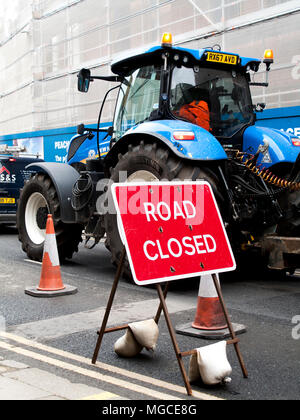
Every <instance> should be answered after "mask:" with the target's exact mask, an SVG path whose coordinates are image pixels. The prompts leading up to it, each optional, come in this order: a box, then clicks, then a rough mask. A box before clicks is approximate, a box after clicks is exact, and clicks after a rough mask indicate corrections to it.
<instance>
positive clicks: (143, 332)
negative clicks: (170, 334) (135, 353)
mask: <svg viewBox="0 0 300 420" xmlns="http://www.w3.org/2000/svg"><path fill="white" fill-rule="evenodd" d="M129 328H130V329H131V331H132V332H133V335H134V337H135V339H136V340H137V342H138V343H139V344H140V345H141V346H143V347H145V348H146V349H147V350H152V351H154V350H155V348H156V343H157V340H158V335H159V329H158V326H157V324H156V322H155V321H154V319H148V320H146V321H140V322H133V323H132V324H129Z"/></svg>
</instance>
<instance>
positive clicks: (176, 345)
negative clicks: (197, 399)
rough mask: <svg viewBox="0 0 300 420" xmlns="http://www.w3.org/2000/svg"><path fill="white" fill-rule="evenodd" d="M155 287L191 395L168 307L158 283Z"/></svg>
mask: <svg viewBox="0 0 300 420" xmlns="http://www.w3.org/2000/svg"><path fill="white" fill-rule="evenodd" d="M156 288H157V292H158V296H159V299H160V303H161V306H162V309H163V311H164V315H165V318H166V322H167V326H168V329H169V333H170V337H171V340H172V343H173V347H174V350H175V353H176V357H177V360H178V364H179V367H180V370H181V373H182V377H183V380H184V383H185V387H186V390H187V393H188V395H193V392H192V388H191V384H190V382H189V380H188V376H187V374H186V371H185V367H184V364H183V360H182V356H181V353H180V350H179V347H178V343H177V340H176V335H175V331H174V328H173V325H172V322H171V319H170V315H169V311H168V308H167V305H166V302H165V299H164V294H163V291H162V288H161V286H160V284H157V285H156Z"/></svg>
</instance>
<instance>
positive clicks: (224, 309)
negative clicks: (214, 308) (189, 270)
mask: <svg viewBox="0 0 300 420" xmlns="http://www.w3.org/2000/svg"><path fill="white" fill-rule="evenodd" d="M212 278H213V281H214V284H215V288H216V290H217V293H218V296H219V299H220V303H221V306H222V309H223V312H224V315H225V318H226V321H227V325H228V328H229V331H230V334H231V337H232V339H233V340H235V339H236V334H235V332H234V329H233V326H232V323H231V320H230V317H229V314H228V311H227V308H226V306H225V301H224V298H223V294H222V291H221V287H220V285H219V281H218V278H217V276H216V274H213V275H212ZM233 345H234V348H235V351H236V354H237V357H238V360H239V362H240V366H241V369H242V372H243V375H244V377H245V378H248V372H247V369H246V366H245V363H244V360H243V356H242V354H241V351H240V348H239V343H238V342H234V343H233Z"/></svg>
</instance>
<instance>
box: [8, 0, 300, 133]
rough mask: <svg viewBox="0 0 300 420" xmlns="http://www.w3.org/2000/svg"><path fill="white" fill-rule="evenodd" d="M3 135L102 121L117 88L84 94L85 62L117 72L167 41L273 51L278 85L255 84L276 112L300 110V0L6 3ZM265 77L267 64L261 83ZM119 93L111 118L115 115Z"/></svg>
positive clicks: (257, 94) (249, 52)
mask: <svg viewBox="0 0 300 420" xmlns="http://www.w3.org/2000/svg"><path fill="white" fill-rule="evenodd" d="M0 7H1V9H0V10H1V11H2V13H1V16H0V133H1V135H5V134H11V133H24V132H33V131H38V130H47V129H53V128H61V127H72V126H75V125H77V124H78V123H80V122H82V121H85V123H87V124H92V123H95V122H96V119H97V113H98V109H99V102H100V101H101V98H103V96H104V93H105V91H106V90H107V88H108V85H107V84H105V83H102V84H100V83H99V84H97V86H96V85H95V87H94V89H92V90H91V91H90V93H89V95H82V94H80V93H78V92H77V79H76V74H77V72H78V70H79V69H80V68H82V67H86V68H92V69H93V74H95V75H100V74H101V75H109V74H110V63H111V61H112V60H114V59H116V58H117V57H118V55H119V54H122V55H123V54H124V53H128V54H129V53H131V52H132V51H131V50H135V49H138V48H147V46H152V45H155V44H159V43H160V40H161V35H162V33H163V32H165V31H167V32H172V33H173V36H174V40H175V44H176V45H181V46H185V47H188V48H202V47H207V46H212V45H214V44H220V45H221V47H222V50H224V51H232V52H236V53H239V54H241V55H243V56H247V57H257V58H260V57H262V56H263V53H264V50H265V49H266V48H273V49H274V52H275V64H274V65H273V67H272V71H271V72H270V87H269V88H268V89H261V88H253V92H252V93H253V97H254V101H255V102H267V104H268V108H281V107H293V106H300V86H299V84H298V83H297V81H298V80H299V79H300V53H299V41H300V25H299V18H300V14H299V13H300V4H299V0H120V1H118V2H116V1H113V0H101V1H99V0H10V1H7V0H0ZM263 78H264V74H263V69H262V72H261V73H258V74H257V75H256V80H257V81H260V80H262V79H263ZM114 102H115V98H114V97H111V99H110V100H109V101H108V103H107V106H106V107H105V112H104V115H103V121H105V122H109V121H111V120H112V117H113V106H114Z"/></svg>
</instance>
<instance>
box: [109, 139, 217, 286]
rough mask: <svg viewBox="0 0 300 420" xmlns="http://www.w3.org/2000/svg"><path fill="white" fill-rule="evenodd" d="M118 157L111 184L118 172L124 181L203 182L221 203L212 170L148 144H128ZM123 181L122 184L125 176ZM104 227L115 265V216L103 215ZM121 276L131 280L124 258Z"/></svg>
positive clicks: (120, 246)
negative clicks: (125, 150)
mask: <svg viewBox="0 0 300 420" xmlns="http://www.w3.org/2000/svg"><path fill="white" fill-rule="evenodd" d="M118 158H119V160H118V163H117V164H116V166H115V167H114V168H111V181H112V182H114V183H115V182H120V179H119V174H120V172H123V173H124V172H125V173H126V174H127V182H135V181H146V182H154V181H159V180H168V181H172V180H175V179H180V180H193V181H196V180H199V179H204V180H206V181H208V182H209V183H210V184H211V186H212V188H213V190H214V193H215V195H216V198H217V200H218V202H220V201H223V199H222V196H221V195H220V192H219V191H218V189H217V184H218V180H217V177H216V175H215V174H214V173H213V171H211V170H210V169H208V168H207V167H203V168H199V167H196V166H193V165H192V164H189V163H188V162H186V161H183V160H180V159H179V158H178V157H176V156H175V155H174V154H173V153H172V152H171V151H170V150H168V149H167V148H163V147H161V146H159V145H157V143H151V144H150V143H144V142H143V141H141V142H140V143H139V144H138V145H135V146H132V145H129V147H128V152H127V153H125V154H124V155H122V154H120V155H119V156H118ZM122 177H123V175H122ZM122 181H124V177H123V179H122ZM109 200H112V198H111V197H109ZM104 227H105V231H106V247H107V249H108V250H109V251H110V252H111V256H112V263H113V264H114V265H118V264H119V261H120V258H121V254H122V249H123V244H122V242H121V239H120V236H119V232H118V223H117V217H116V215H115V214H111V213H107V214H106V215H105V217H104ZM124 276H125V277H127V278H128V279H131V278H132V275H131V270H130V266H129V262H128V260H127V258H126V260H125V264H124Z"/></svg>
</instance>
